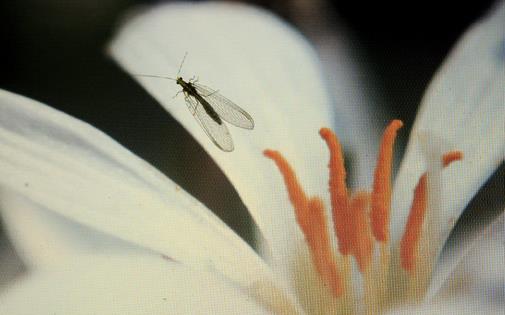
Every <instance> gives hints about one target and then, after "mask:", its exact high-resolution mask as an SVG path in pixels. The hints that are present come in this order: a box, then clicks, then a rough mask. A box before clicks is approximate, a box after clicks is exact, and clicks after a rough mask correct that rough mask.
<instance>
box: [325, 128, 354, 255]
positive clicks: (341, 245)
mask: <svg viewBox="0 0 505 315" xmlns="http://www.w3.org/2000/svg"><path fill="white" fill-rule="evenodd" d="M319 134H320V135H321V137H322V138H323V139H324V141H326V145H327V146H328V149H329V151H330V161H329V163H328V168H329V170H330V181H329V189H330V197H331V210H332V217H333V226H334V229H335V234H336V235H337V239H338V249H339V251H340V253H341V254H342V255H349V254H351V250H352V244H351V233H352V216H351V215H350V214H349V213H348V209H347V208H348V196H347V186H346V183H345V178H346V172H345V166H344V157H343V154H342V147H341V145H340V142H339V141H338V138H337V136H336V135H335V134H334V133H333V132H332V131H331V130H330V129H328V128H321V130H319Z"/></svg>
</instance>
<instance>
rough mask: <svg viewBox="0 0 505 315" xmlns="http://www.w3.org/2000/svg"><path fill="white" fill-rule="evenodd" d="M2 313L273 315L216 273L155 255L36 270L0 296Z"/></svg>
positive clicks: (109, 259) (0, 311)
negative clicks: (60, 268) (199, 269)
mask: <svg viewBox="0 0 505 315" xmlns="http://www.w3.org/2000/svg"><path fill="white" fill-rule="evenodd" d="M0 313H2V314H12V315H15V314H35V313H36V314H41V315H43V314H47V315H50V314H73V315H77V314H149V315H152V314H271V313H270V312H269V311H268V309H267V308H266V307H265V306H262V305H259V304H257V303H256V302H255V300H254V298H252V297H251V296H250V295H248V294H247V293H246V292H245V291H243V290H242V288H240V287H238V286H235V285H234V284H233V283H231V282H229V281H228V280H226V279H224V278H221V277H219V276H217V275H215V274H211V273H206V272H201V271H197V270H193V269H191V268H188V267H187V266H184V265H181V264H177V263H171V264H166V263H163V262H161V261H160V260H158V259H154V258H153V257H125V258H119V257H114V258H112V257H108V258H107V259H106V261H100V260H98V261H97V260H96V259H93V260H89V261H83V262H82V264H80V265H77V266H65V267H64V269H62V270H51V271H45V272H36V273H34V274H32V275H29V276H28V277H25V278H24V279H21V280H20V281H19V282H18V283H16V284H15V285H13V286H12V287H11V288H10V289H8V290H7V291H6V292H4V293H3V294H2V295H0Z"/></svg>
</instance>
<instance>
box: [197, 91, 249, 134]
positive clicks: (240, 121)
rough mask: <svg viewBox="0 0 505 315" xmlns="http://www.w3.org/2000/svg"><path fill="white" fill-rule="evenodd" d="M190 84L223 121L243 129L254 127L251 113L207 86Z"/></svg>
mask: <svg viewBox="0 0 505 315" xmlns="http://www.w3.org/2000/svg"><path fill="white" fill-rule="evenodd" d="M192 85H193V87H194V88H195V90H196V91H197V92H198V94H199V95H200V96H201V97H202V98H204V99H205V100H206V101H207V102H208V103H209V105H210V106H212V108H213V109H214V110H215V111H216V113H217V114H218V115H219V117H221V118H222V119H223V120H224V121H226V122H229V123H230V124H232V125H234V126H237V127H240V128H244V129H253V128H254V120H253V119H252V117H251V115H249V114H248V113H247V112H246V111H245V110H243V109H242V108H240V107H239V106H238V105H237V104H235V103H233V102H232V101H230V100H229V99H227V98H226V97H224V96H222V95H221V94H219V92H218V91H216V90H213V89H211V88H209V87H207V86H204V85H201V84H196V83H192Z"/></svg>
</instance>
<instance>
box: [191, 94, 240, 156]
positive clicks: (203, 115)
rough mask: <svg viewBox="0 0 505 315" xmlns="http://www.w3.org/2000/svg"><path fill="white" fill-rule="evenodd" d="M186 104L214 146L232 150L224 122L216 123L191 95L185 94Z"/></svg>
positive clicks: (229, 136) (228, 150)
mask: <svg viewBox="0 0 505 315" xmlns="http://www.w3.org/2000/svg"><path fill="white" fill-rule="evenodd" d="M186 105H187V106H188V108H189V110H190V112H191V114H192V115H193V116H194V117H195V118H196V120H197V121H198V123H199V124H200V126H201V127H202V129H203V130H204V131H205V133H206V134H207V136H208V137H209V138H210V139H211V140H212V142H214V144H215V145H216V146H218V147H219V148H220V149H221V150H223V151H226V152H231V151H233V149H234V147H233V140H232V138H231V135H230V133H229V132H228V128H227V127H226V125H225V124H218V123H217V122H216V121H215V120H214V119H212V117H210V116H209V115H208V114H207V112H206V111H205V108H203V106H202V104H200V103H199V102H198V101H197V100H196V99H195V98H194V97H193V96H191V95H187V96H186Z"/></svg>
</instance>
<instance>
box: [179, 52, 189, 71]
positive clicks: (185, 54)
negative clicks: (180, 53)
mask: <svg viewBox="0 0 505 315" xmlns="http://www.w3.org/2000/svg"><path fill="white" fill-rule="evenodd" d="M187 55H188V52H187V51H186V52H185V53H184V57H182V61H181V64H180V66H179V71H177V77H179V74H181V69H182V65H183V64H184V60H186V56H187Z"/></svg>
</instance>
